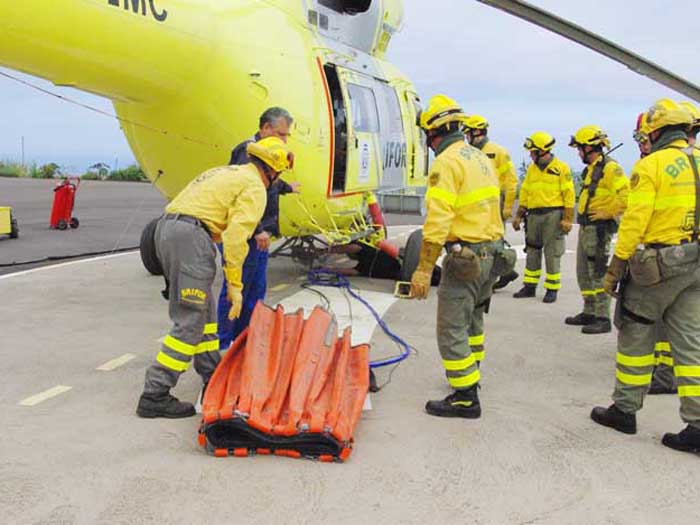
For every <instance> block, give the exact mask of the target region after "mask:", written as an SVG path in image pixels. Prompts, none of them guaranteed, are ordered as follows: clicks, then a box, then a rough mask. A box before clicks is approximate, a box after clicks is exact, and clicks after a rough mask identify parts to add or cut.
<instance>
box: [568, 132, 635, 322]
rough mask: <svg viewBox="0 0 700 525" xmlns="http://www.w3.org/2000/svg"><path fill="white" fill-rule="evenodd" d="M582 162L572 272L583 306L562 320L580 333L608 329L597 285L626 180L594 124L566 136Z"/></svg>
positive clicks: (603, 296)
mask: <svg viewBox="0 0 700 525" xmlns="http://www.w3.org/2000/svg"><path fill="white" fill-rule="evenodd" d="M569 145H570V146H572V147H574V148H576V149H577V150H578V154H579V157H580V158H581V160H582V161H583V163H584V164H586V170H585V173H584V176H583V186H582V190H581V195H580V197H579V202H578V224H579V230H578V246H577V248H576V278H577V280H578V285H579V288H580V290H581V295H582V296H583V312H581V313H579V314H577V315H574V316H571V317H567V318H566V319H565V321H564V322H565V323H566V324H569V325H575V326H581V327H582V329H581V332H583V333H584V334H602V333H606V332H610V330H611V329H612V327H611V324H610V298H609V297H608V296H607V294H606V293H605V291H604V290H603V276H604V275H605V269H606V267H607V263H608V257H609V250H610V241H611V239H612V236H613V233H614V232H615V230H616V228H617V222H616V218H617V217H618V216H619V215H620V214H621V213H622V212H623V211H624V210H625V207H626V206H627V194H628V193H629V180H627V177H625V172H624V171H623V170H622V167H621V166H620V165H619V164H618V163H617V162H616V161H615V160H613V159H612V158H610V157H608V156H607V155H606V154H605V153H604V152H603V150H604V149H609V148H610V141H609V140H608V136H607V135H606V134H605V133H604V132H603V130H602V129H600V128H599V127H598V126H584V127H582V128H581V129H579V130H578V131H577V132H576V134H575V135H574V136H572V137H571V142H570V143H569Z"/></svg>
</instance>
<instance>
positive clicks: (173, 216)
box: [165, 213, 211, 237]
mask: <svg viewBox="0 0 700 525" xmlns="http://www.w3.org/2000/svg"><path fill="white" fill-rule="evenodd" d="M165 220H166V221H183V222H189V223H190V224H194V225H195V226H199V227H200V228H202V229H204V231H205V232H207V235H209V237H211V232H210V231H209V228H207V225H206V224H204V222H202V221H201V220H200V219H198V218H197V217H192V216H191V215H183V214H182V213H166V214H165Z"/></svg>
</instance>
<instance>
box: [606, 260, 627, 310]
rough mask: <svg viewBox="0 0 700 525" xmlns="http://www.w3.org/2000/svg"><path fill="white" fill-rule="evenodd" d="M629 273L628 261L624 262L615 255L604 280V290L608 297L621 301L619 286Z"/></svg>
mask: <svg viewBox="0 0 700 525" xmlns="http://www.w3.org/2000/svg"><path fill="white" fill-rule="evenodd" d="M626 271H627V261H623V260H622V259H620V258H619V257H618V256H617V255H613V257H612V259H611V260H610V265H609V266H608V271H607V273H606V274H605V277H604V279H603V289H604V290H605V293H607V294H608V295H612V296H613V297H614V298H616V299H619V297H620V294H618V293H617V286H618V284H619V282H620V281H621V280H622V278H623V277H624V276H625V272H626Z"/></svg>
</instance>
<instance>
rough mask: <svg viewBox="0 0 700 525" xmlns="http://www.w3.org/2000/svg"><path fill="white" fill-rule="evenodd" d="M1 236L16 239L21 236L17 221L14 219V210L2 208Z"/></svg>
mask: <svg viewBox="0 0 700 525" xmlns="http://www.w3.org/2000/svg"><path fill="white" fill-rule="evenodd" d="M0 235H9V236H10V237H12V238H13V239H16V238H17V237H18V235H19V228H18V227H17V221H15V220H14V218H13V217H12V208H10V207H9V206H0Z"/></svg>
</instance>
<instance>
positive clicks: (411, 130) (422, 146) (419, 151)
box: [403, 91, 428, 185]
mask: <svg viewBox="0 0 700 525" xmlns="http://www.w3.org/2000/svg"><path fill="white" fill-rule="evenodd" d="M403 101H404V103H405V106H404V107H405V110H406V115H407V116H408V121H407V122H406V129H407V131H408V133H407V135H408V172H409V178H408V181H407V182H408V183H409V184H411V185H413V184H423V183H424V182H425V177H427V176H428V155H426V152H427V151H428V145H427V137H426V135H425V131H423V130H422V129H421V128H420V126H418V124H417V118H418V115H420V112H421V105H420V99H419V98H418V95H416V94H415V93H414V92H413V91H405V92H404V98H403Z"/></svg>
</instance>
